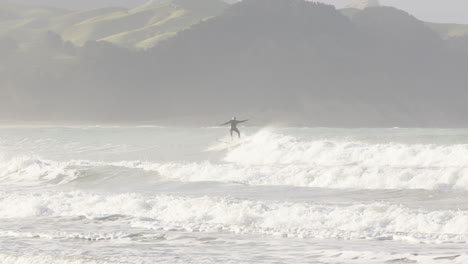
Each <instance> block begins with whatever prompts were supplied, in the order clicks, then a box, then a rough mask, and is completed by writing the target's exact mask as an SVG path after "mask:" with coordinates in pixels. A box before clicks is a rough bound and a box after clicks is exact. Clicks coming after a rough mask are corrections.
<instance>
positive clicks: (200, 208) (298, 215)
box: [0, 192, 468, 243]
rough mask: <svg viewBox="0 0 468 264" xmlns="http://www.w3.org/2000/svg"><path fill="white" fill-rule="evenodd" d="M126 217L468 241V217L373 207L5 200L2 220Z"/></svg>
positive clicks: (155, 223)
mask: <svg viewBox="0 0 468 264" xmlns="http://www.w3.org/2000/svg"><path fill="white" fill-rule="evenodd" d="M109 215H125V216H128V217H130V218H123V219H122V220H120V221H124V222H126V221H128V222H129V223H130V224H131V225H133V226H134V227H144V228H153V229H161V230H173V229H176V230H177V229H180V230H185V231H196V232H218V231H223V232H231V233H236V234H259V233H260V234H267V235H273V236H280V237H284V236H285V237H315V238H339V239H379V240H380V239H384V240H400V241H406V242H408V241H413V242H427V243H442V242H462V243H466V242H468V226H467V225H466V223H467V221H468V211H451V210H442V211H426V210H416V209H410V208H406V207H404V206H400V205H394V204H385V203H374V204H355V205H347V206H333V205H321V204H310V203H287V202H265V201H251V200H239V199H228V198H213V197H180V196H167V195H158V196H144V195H140V194H121V195H109V196H105V195H99V194H91V193H84V192H67V193H63V192H62V193H55V192H41V193H32V194H31V193H25V194H18V193H15V194H12V193H1V194H0V218H5V219H6V218H31V217H70V216H86V217H88V218H92V219H96V221H99V219H103V218H101V217H103V216H109Z"/></svg>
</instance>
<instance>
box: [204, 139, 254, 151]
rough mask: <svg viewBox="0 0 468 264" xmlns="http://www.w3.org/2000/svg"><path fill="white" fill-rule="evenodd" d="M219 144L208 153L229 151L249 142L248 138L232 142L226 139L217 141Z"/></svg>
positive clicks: (209, 149)
mask: <svg viewBox="0 0 468 264" xmlns="http://www.w3.org/2000/svg"><path fill="white" fill-rule="evenodd" d="M216 141H217V142H218V143H217V144H215V145H213V146H211V147H209V148H207V149H206V151H223V150H229V149H232V148H235V147H238V146H240V145H242V144H244V143H245V142H246V141H247V138H242V139H234V140H232V141H230V140H226V139H217V140H216Z"/></svg>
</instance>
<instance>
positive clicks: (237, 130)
mask: <svg viewBox="0 0 468 264" xmlns="http://www.w3.org/2000/svg"><path fill="white" fill-rule="evenodd" d="M234 131H236V133H237V135H239V138H240V132H239V129H237V128H236V129H234Z"/></svg>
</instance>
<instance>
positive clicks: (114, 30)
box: [63, 0, 226, 48]
mask: <svg viewBox="0 0 468 264" xmlns="http://www.w3.org/2000/svg"><path fill="white" fill-rule="evenodd" d="M225 7H226V4H224V3H222V2H221V1H219V0H199V1H197V3H196V4H195V5H194V4H193V2H191V1H187V0H168V1H164V2H157V3H151V2H150V3H148V4H145V5H143V6H140V7H138V8H135V9H132V10H128V11H117V12H113V13H110V14H105V15H102V16H97V17H94V18H92V19H88V20H85V21H83V22H81V23H78V24H75V25H74V26H72V27H70V28H68V29H67V30H65V31H64V34H63V35H64V38H65V39H67V40H70V41H72V42H74V43H76V44H78V45H80V44H83V43H84V42H86V41H87V40H104V41H109V42H112V43H115V44H117V45H120V46H123V47H129V48H150V47H152V46H154V45H155V44H156V43H157V42H158V41H160V40H163V39H165V38H168V37H170V36H173V35H174V34H176V33H177V32H178V31H180V30H183V29H186V28H189V27H190V26H191V25H193V24H195V23H198V22H200V21H202V20H204V19H207V18H209V17H212V16H216V15H219V14H220V13H221V12H222V10H224V8H225Z"/></svg>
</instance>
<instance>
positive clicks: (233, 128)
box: [222, 119, 248, 138]
mask: <svg viewBox="0 0 468 264" xmlns="http://www.w3.org/2000/svg"><path fill="white" fill-rule="evenodd" d="M247 121H248V120H240V121H237V120H235V119H234V120H231V121H228V122H226V123H224V124H222V126H225V125H227V124H230V125H231V137H232V132H236V133H237V135H239V138H240V136H241V135H240V132H239V129H237V124H240V123H244V122H247Z"/></svg>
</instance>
